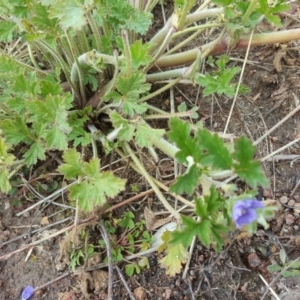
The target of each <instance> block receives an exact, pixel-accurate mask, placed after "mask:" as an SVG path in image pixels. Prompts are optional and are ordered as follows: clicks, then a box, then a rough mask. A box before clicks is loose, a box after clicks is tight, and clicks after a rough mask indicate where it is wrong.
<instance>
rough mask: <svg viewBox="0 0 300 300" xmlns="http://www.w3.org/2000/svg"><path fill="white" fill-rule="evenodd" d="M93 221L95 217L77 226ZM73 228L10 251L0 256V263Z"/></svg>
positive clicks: (67, 228) (70, 227)
mask: <svg viewBox="0 0 300 300" xmlns="http://www.w3.org/2000/svg"><path fill="white" fill-rule="evenodd" d="M94 219H96V216H93V217H91V218H89V219H86V220H83V221H81V222H80V224H78V225H81V224H83V223H88V222H91V221H93V220H94ZM74 227H75V226H74V225H71V226H68V227H66V228H63V229H61V230H59V231H57V232H55V233H53V234H51V235H49V236H48V237H46V238H43V239H40V240H38V241H35V242H32V243H30V244H28V245H25V246H23V247H21V248H19V249H17V250H15V251H12V252H10V253H8V254H5V255H2V256H0V261H1V260H5V259H8V258H10V257H11V256H13V255H14V254H17V253H19V252H22V251H24V250H28V249H30V248H32V247H34V246H36V245H38V244H40V243H42V242H45V241H47V240H49V239H51V238H54V237H56V236H59V235H61V234H62V233H64V232H66V231H68V230H71V229H73V228H74Z"/></svg>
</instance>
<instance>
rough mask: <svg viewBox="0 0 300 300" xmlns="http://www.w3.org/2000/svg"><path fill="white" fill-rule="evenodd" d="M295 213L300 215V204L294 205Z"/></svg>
mask: <svg viewBox="0 0 300 300" xmlns="http://www.w3.org/2000/svg"><path fill="white" fill-rule="evenodd" d="M294 212H295V213H296V214H298V215H299V214H300V203H298V202H296V203H295V204H294Z"/></svg>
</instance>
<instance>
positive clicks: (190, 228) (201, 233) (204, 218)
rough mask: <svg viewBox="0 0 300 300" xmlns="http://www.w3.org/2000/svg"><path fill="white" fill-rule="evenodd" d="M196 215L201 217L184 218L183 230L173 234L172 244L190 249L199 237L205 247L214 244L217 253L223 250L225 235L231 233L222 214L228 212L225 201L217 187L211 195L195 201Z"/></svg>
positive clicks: (211, 190)
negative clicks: (194, 240) (193, 241)
mask: <svg viewBox="0 0 300 300" xmlns="http://www.w3.org/2000/svg"><path fill="white" fill-rule="evenodd" d="M195 204H196V209H195V213H196V215H197V216H198V217H199V218H198V220H196V219H195V218H193V217H188V216H182V230H176V231H174V232H173V233H172V237H173V238H172V240H171V243H173V244H182V245H183V246H185V247H188V246H189V245H190V244H191V242H192V240H193V238H194V237H195V236H197V237H198V238H199V240H200V241H201V243H202V244H203V245H204V246H205V247H207V248H208V247H209V246H210V245H211V244H212V243H213V245H214V247H215V249H216V250H217V251H220V250H221V249H222V246H223V244H224V236H222V234H223V235H224V234H225V233H226V232H228V231H229V227H228V222H229V220H226V219H225V218H224V217H223V216H222V214H223V213H224V211H226V206H225V199H224V198H222V197H221V196H220V194H219V192H218V191H217V190H216V188H215V187H211V189H210V193H209V195H206V196H203V198H199V199H196V200H195Z"/></svg>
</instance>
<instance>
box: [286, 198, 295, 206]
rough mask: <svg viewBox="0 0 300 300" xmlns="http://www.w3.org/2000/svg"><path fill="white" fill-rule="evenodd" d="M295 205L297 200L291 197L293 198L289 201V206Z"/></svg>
mask: <svg viewBox="0 0 300 300" xmlns="http://www.w3.org/2000/svg"><path fill="white" fill-rule="evenodd" d="M294 205H295V200H294V199H291V200H290V201H289V202H288V206H290V207H293V206H294Z"/></svg>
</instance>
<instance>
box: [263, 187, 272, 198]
mask: <svg viewBox="0 0 300 300" xmlns="http://www.w3.org/2000/svg"><path fill="white" fill-rule="evenodd" d="M263 196H264V198H266V199H271V198H272V192H271V190H269V189H263Z"/></svg>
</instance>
